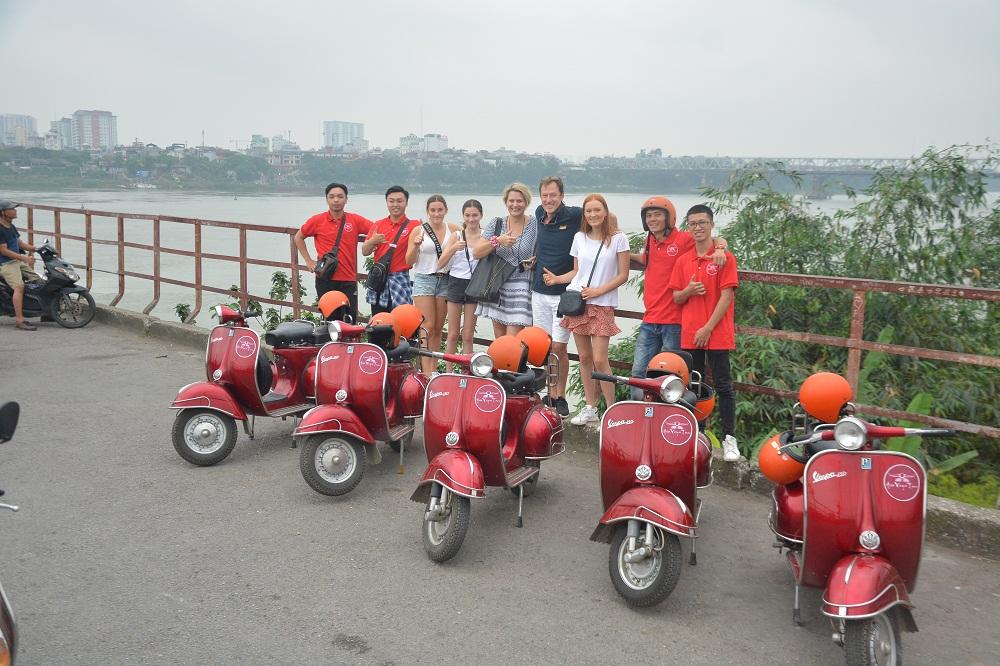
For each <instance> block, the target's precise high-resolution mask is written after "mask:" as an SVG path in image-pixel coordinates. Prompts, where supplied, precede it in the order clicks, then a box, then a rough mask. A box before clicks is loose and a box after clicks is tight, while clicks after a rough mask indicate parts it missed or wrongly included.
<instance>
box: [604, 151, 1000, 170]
mask: <svg viewBox="0 0 1000 666" xmlns="http://www.w3.org/2000/svg"><path fill="white" fill-rule="evenodd" d="M762 162H781V163H782V164H784V166H785V168H786V169H790V170H792V171H803V172H822V173H865V172H872V171H877V170H878V169H882V168H885V167H895V168H897V169H905V168H907V167H908V166H910V163H911V160H910V159H907V158H897V157H706V156H704V155H682V156H664V157H661V156H656V155H642V154H640V155H637V156H635V157H626V158H617V157H597V158H592V159H591V160H589V161H588V164H590V165H592V166H597V167H601V166H618V167H623V166H630V167H632V168H640V169H671V170H678V171H705V170H722V171H735V170H736V169H740V168H743V167H746V166H749V165H751V164H760V163H762ZM968 164H969V166H970V167H971V168H973V169H984V170H986V172H987V173H990V174H993V175H996V174H1000V167H998V166H996V165H995V164H994V165H992V166H990V165H989V164H988V162H987V160H985V159H969V160H968Z"/></svg>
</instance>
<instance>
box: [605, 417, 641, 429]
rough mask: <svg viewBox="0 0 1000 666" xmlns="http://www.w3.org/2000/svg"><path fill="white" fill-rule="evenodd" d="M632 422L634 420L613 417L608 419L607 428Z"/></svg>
mask: <svg viewBox="0 0 1000 666" xmlns="http://www.w3.org/2000/svg"><path fill="white" fill-rule="evenodd" d="M633 423H635V420H633V419H619V420H617V421H616V420H614V419H608V429H611V428H617V427H618V426H623V425H632V424H633Z"/></svg>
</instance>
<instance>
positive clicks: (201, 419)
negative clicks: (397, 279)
mask: <svg viewBox="0 0 1000 666" xmlns="http://www.w3.org/2000/svg"><path fill="white" fill-rule="evenodd" d="M320 300H321V303H320V308H321V311H322V312H324V313H327V314H328V315H329V316H328V317H327V318H328V319H330V318H333V317H335V316H343V313H344V312H346V307H347V304H348V300H347V296H345V295H344V294H342V293H341V292H329V293H327V294H324V295H323V298H322V299H320ZM340 301H343V305H339V306H337V307H334V305H336V304H338V303H340ZM260 314H261V313H260V312H259V311H255V310H247V311H245V312H244V311H239V310H234V309H233V308H230V307H229V306H227V305H217V306H215V307H214V308H212V316H213V317H217V318H218V320H219V325H218V326H216V327H215V328H213V329H212V332H211V333H210V334H209V336H208V347H207V349H206V352H205V375H206V378H207V381H202V382H195V383H194V384H188V385H187V386H185V387H183V388H182V389H181V390H180V391H178V392H177V397H176V398H174V401H173V402H172V403H171V404H170V408H171V409H176V410H178V412H177V416H176V417H175V418H174V426H173V430H172V432H171V435H172V439H173V443H174V449H176V451H177V453H178V455H180V457H181V458H184V460H187V461H188V462H190V463H193V464H195V465H202V466H205V465H215V464H216V463H219V462H221V461H223V460H225V458H226V457H227V456H228V455H229V454H230V453H232V451H233V448H234V447H235V446H236V421H242V422H243V429H244V431H245V432H246V433H247V435H248V436H249V437H250V439H253V436H254V418H255V417H257V416H270V417H281V418H282V419H284V418H287V417H289V416H297V415H299V414H302V413H304V412H305V411H306V410H308V409H309V408H310V407H312V406H313V404H315V403H314V399H315V398H314V396H315V389H314V385H315V379H314V375H315V369H316V354H317V353H318V352H319V348H320V346H322V345H323V343H324V342H327V341H329V339H330V335H329V332H328V330H327V323H325V322H324V323H323V324H321V325H319V326H315V325H313V323H312V322H309V321H301V320H299V321H290V322H283V323H281V324H279V325H278V326H277V327H276V328H275V329H274V330H272V331H269V332H268V333H266V334H265V335H264V341H265V342H266V343H267V344H268V345H270V346H271V348H272V352H273V354H274V360H273V361H270V362H269V361H268V359H267V356H266V355H265V353H264V351H263V345H262V344H261V340H260V335H259V334H258V333H257V331H255V330H253V329H252V328H249V327H248V326H247V318H248V317H258V316H260Z"/></svg>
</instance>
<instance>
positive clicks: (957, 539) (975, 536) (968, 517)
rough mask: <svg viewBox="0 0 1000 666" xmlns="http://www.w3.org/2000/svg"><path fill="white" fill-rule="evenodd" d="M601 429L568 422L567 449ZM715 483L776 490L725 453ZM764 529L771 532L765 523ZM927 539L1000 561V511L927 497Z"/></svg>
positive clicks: (586, 447)
mask: <svg viewBox="0 0 1000 666" xmlns="http://www.w3.org/2000/svg"><path fill="white" fill-rule="evenodd" d="M598 433H599V430H598V428H597V426H596V425H587V426H583V427H579V426H574V425H570V424H569V423H568V422H566V429H565V430H564V431H563V439H564V441H565V443H566V446H567V448H569V449H572V450H577V451H594V452H596V451H597V447H598V441H599V439H598ZM714 454H715V460H714V461H713V464H712V470H713V482H714V483H715V484H716V485H720V486H723V487H725V488H730V489H732V490H746V491H750V492H754V493H758V494H761V495H769V494H770V493H771V489H772V488H773V487H774V484H772V483H771V482H770V481H768V480H767V478H765V477H764V475H763V474H761V473H760V470H759V469H758V468H757V465H756V463H755V464H752V465H751V464H750V462H749V461H748V460H747V459H746V458H740V460H739V462H736V463H727V462H723V460H722V452H721V451H719V450H716V451H715V452H714ZM761 528H762V529H767V528H766V526H765V525H764V523H763V521H762V522H761ZM927 538H928V539H929V540H931V541H933V542H935V543H939V544H942V545H945V546H950V547H952V548H958V549H961V550H963V551H966V552H968V553H973V554H976V555H982V556H984V557H989V558H992V559H1000V511H997V510H995V509H985V508H982V507H978V506H972V505H970V504H965V503H963V502H957V501H955V500H950V499H946V498H944V497H935V496H934V495H928V496H927Z"/></svg>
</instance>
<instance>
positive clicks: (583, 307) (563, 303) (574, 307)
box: [556, 241, 604, 317]
mask: <svg viewBox="0 0 1000 666" xmlns="http://www.w3.org/2000/svg"><path fill="white" fill-rule="evenodd" d="M603 249H604V241H601V244H600V245H598V246H597V255H596V256H595V257H594V265H593V266H591V267H590V277H588V278H587V284H586V285H584V286H587V287H589V286H590V281H591V280H593V279H594V271H596V270H597V260H598V259H600V258H601V250H603ZM586 311H587V304H586V303H585V302H584V300H583V294H582V293H580V292H579V291H570V290H569V289H567V290H566V291H564V292H563V293H561V294H559V307H558V308H556V316H557V317H563V316H566V315H569V316H571V317H575V316H577V315H582V314H583V313H584V312H586Z"/></svg>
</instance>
